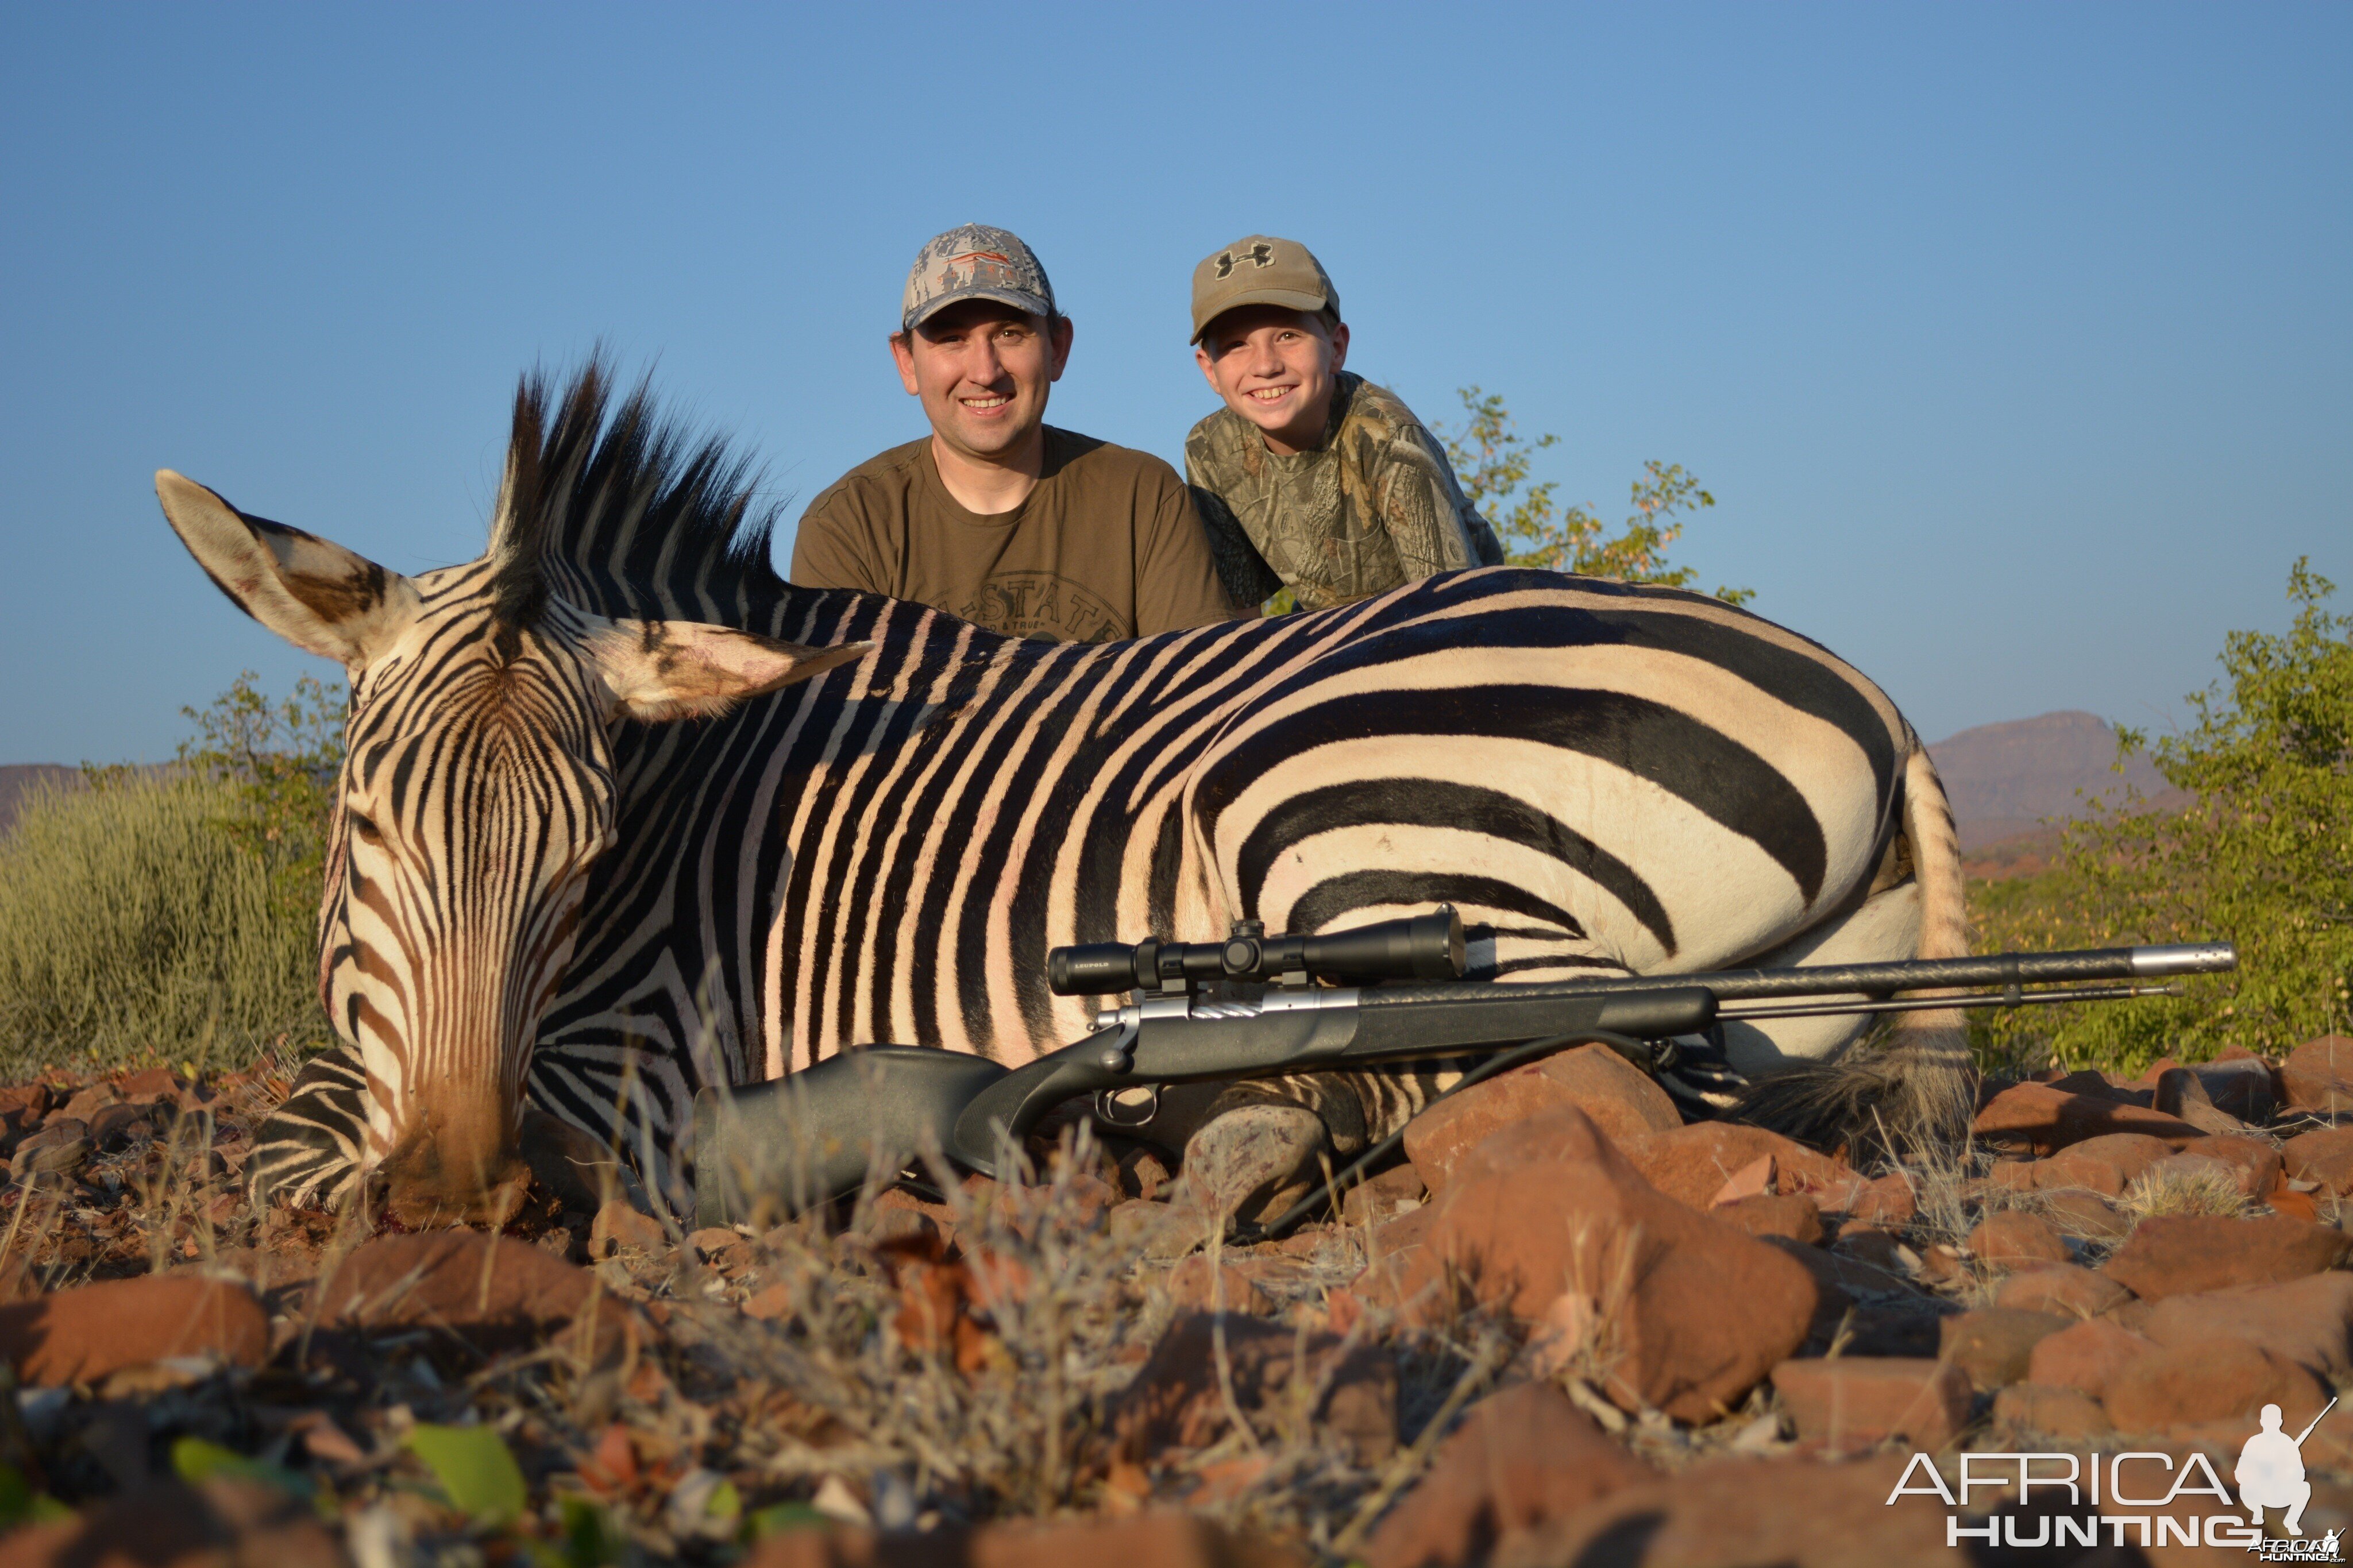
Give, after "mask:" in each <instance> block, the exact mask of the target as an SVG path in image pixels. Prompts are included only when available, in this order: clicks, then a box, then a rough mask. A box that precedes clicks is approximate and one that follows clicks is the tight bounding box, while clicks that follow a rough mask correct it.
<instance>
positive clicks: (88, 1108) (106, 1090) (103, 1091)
mask: <svg viewBox="0 0 2353 1568" xmlns="http://www.w3.org/2000/svg"><path fill="white" fill-rule="evenodd" d="M121 1103H122V1096H121V1094H120V1093H118V1092H117V1091H116V1089H115V1087H114V1086H113V1085H112V1084H111V1083H107V1082H105V1081H104V1080H102V1079H101V1080H100V1081H99V1082H97V1083H94V1084H91V1085H90V1087H89V1088H87V1089H80V1090H79V1091H77V1092H76V1093H75V1094H74V1096H73V1098H71V1099H70V1100H67V1101H66V1102H65V1104H64V1106H63V1107H62V1108H60V1109H59V1110H57V1111H55V1112H52V1115H53V1116H63V1117H67V1118H69V1119H70V1120H72V1121H80V1122H88V1121H90V1118H91V1117H93V1116H96V1115H97V1114H98V1113H99V1112H100V1111H101V1110H105V1109H106V1108H107V1107H108V1106H110V1105H120V1104H121Z"/></svg>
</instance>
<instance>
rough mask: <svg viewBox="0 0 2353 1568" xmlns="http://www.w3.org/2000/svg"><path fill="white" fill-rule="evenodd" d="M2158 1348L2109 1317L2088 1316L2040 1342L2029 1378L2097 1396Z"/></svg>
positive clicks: (2029, 1365)
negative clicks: (2124, 1372)
mask: <svg viewBox="0 0 2353 1568" xmlns="http://www.w3.org/2000/svg"><path fill="white" fill-rule="evenodd" d="M2157 1348H2158V1346H2157V1342H2156V1341H2155V1340H2152V1339H2149V1338H2147V1336H2145V1335H2142V1334H2137V1333H2134V1332H2133V1331H2131V1330H2129V1329H2125V1328H2120V1327H2118V1326H2117V1325H2116V1324H2115V1323H2112V1322H2110V1321H2108V1320H2106V1319H2105V1318H2088V1319H2086V1320H2084V1321H2083V1322H2080V1323H2077V1324H2075V1325H2073V1327H2071V1328H2066V1329H2062V1330H2061V1331H2059V1332H2057V1333H2055V1334H2052V1335H2051V1336H2049V1337H2048V1338H2046V1339H2043V1340H2041V1341H2038V1342H2036V1344H2035V1346H2034V1351H2033V1353H2032V1354H2031V1355H2030V1356H2029V1357H2028V1358H2027V1366H2026V1381H2028V1382H2029V1383H2047V1384H2053V1385H2055V1386H2057V1387H2061V1388H2073V1389H2080V1390H2081V1391H2082V1392H2084V1393H2085V1394H2090V1395H2091V1396H2092V1397H2093V1398H2094V1399H2097V1398H2099V1397H2100V1396H2101V1395H2102V1394H2105V1392H2106V1391H2107V1386H2108V1380H2109V1379H2111V1378H2113V1377H2114V1376H2116V1373H2118V1372H2120V1371H2121V1370H2123V1369H2124V1368H2125V1367H2126V1366H2128V1365H2130V1364H2131V1363H2133V1362H2135V1361H2137V1360H2138V1359H2140V1358H2141V1357H2142V1356H2144V1355H2147V1353H2148V1352H2151V1351H2153V1350H2155V1349H2157Z"/></svg>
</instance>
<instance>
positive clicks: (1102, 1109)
mask: <svg viewBox="0 0 2353 1568" xmlns="http://www.w3.org/2000/svg"><path fill="white" fill-rule="evenodd" d="M1138 1090H1142V1091H1143V1094H1144V1104H1143V1110H1142V1114H1140V1115H1139V1114H1138V1113H1137V1112H1136V1110H1135V1108H1134V1107H1132V1106H1127V1105H1123V1104H1121V1103H1120V1096H1122V1095H1124V1094H1134V1093H1136V1092H1137V1091H1138ZM1159 1114H1160V1086H1159V1085H1158V1084H1156V1083H1140V1084H1136V1085H1134V1086H1133V1087H1131V1088H1128V1089H1097V1090H1095V1120H1096V1121H1100V1122H1103V1124H1104V1125H1106V1126H1109V1127H1149V1126H1150V1125H1152V1121H1153V1119H1154V1118H1155V1117H1156V1116H1158V1115H1159Z"/></svg>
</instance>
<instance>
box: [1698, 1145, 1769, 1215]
mask: <svg viewBox="0 0 2353 1568" xmlns="http://www.w3.org/2000/svg"><path fill="white" fill-rule="evenodd" d="M1780 1173H1781V1166H1780V1162H1779V1161H1778V1160H1776V1159H1775V1158H1774V1157H1773V1156H1772V1155H1770V1154H1759V1155H1758V1156H1757V1158H1756V1159H1754V1160H1751V1161H1749V1162H1748V1163H1746V1165H1743V1166H1741V1167H1740V1169H1738V1170H1736V1171H1735V1172H1733V1173H1732V1174H1730V1175H1728V1176H1726V1177H1725V1178H1724V1185H1722V1186H1720V1187H1718V1188H1716V1189H1715V1196H1713V1197H1711V1198H1709V1199H1708V1200H1707V1206H1708V1207H1709V1208H1710V1209H1720V1208H1723V1207H1725V1206H1726V1205H1730V1204H1736V1203H1738V1202H1740V1201H1741V1200H1742V1199H1744V1198H1758V1197H1766V1198H1769V1197H1772V1196H1774V1195H1776V1194H1778V1193H1779V1192H1780V1190H1781V1189H1780V1188H1779V1186H1778V1184H1777V1182H1778V1178H1779V1176H1780Z"/></svg>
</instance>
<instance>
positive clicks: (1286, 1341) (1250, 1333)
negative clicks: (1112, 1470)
mask: <svg viewBox="0 0 2353 1568" xmlns="http://www.w3.org/2000/svg"><path fill="white" fill-rule="evenodd" d="M1221 1330H1222V1333H1223V1337H1224V1349H1225V1356H1224V1363H1225V1367H1226V1369H1227V1372H1228V1373H1229V1377H1230V1386H1231V1387H1232V1389H1233V1395H1234V1403H1235V1405H1239V1406H1240V1408H1241V1410H1242V1411H1243V1412H1244V1413H1245V1414H1248V1413H1250V1412H1252V1411H1256V1410H1258V1409H1259V1408H1261V1406H1262V1405H1266V1404H1267V1403H1268V1402H1269V1401H1270V1400H1273V1399H1275V1398H1277V1397H1278V1396H1280V1395H1283V1394H1284V1393H1285V1391H1286V1390H1292V1391H1294V1392H1295V1385H1294V1384H1293V1382H1292V1379H1293V1377H1294V1376H1303V1377H1304V1378H1305V1379H1306V1380H1307V1382H1306V1384H1305V1385H1304V1386H1305V1387H1307V1388H1310V1389H1314V1388H1321V1389H1323V1390H1324V1393H1323V1394H1322V1395H1321V1398H1320V1401H1319V1403H1318V1404H1317V1405H1316V1406H1315V1409H1314V1412H1313V1417H1314V1420H1315V1421H1317V1422H1318V1423H1319V1424H1320V1425H1323V1426H1325V1427H1326V1428H1327V1429H1336V1430H1337V1431H1338V1432H1339V1434H1340V1435H1341V1436H1345V1438H1346V1439H1347V1440H1348V1441H1349V1444H1350V1446H1351V1447H1356V1450H1357V1451H1358V1452H1359V1453H1360V1454H1362V1453H1366V1452H1367V1451H1371V1452H1375V1453H1377V1451H1378V1450H1379V1449H1380V1448H1381V1447H1383V1446H1384V1445H1386V1446H1387V1447H1394V1446H1395V1444H1396V1438H1397V1363H1395V1362H1394V1361H1392V1360H1391V1359H1390V1358H1389V1354H1388V1352H1387V1351H1386V1350H1384V1349H1382V1348H1381V1347H1379V1346H1377V1345H1357V1346H1349V1345H1347V1344H1345V1342H1343V1340H1342V1339H1341V1337H1340V1336H1338V1335H1336V1334H1328V1333H1327V1334H1314V1333H1311V1334H1310V1335H1308V1336H1307V1339H1306V1342H1304V1343H1302V1342H1300V1340H1299V1337H1298V1335H1297V1333H1296V1331H1293V1330H1292V1329H1290V1328H1286V1327H1284V1326H1282V1324H1279V1323H1270V1322H1268V1321H1265V1320H1263V1319H1260V1318H1246V1317H1243V1316H1241V1315H1240V1314H1238V1313H1233V1312H1226V1313H1214V1312H1187V1313H1183V1314H1182V1315H1180V1316H1178V1317H1177V1318H1176V1320H1175V1321H1172V1322H1171V1323H1170V1324H1169V1325H1168V1327H1167V1328H1166V1330H1165V1331H1162V1333H1161V1335H1160V1338H1159V1340H1158V1341H1157V1342H1155V1343H1154V1345H1153V1347H1152V1353H1151V1355H1150V1356H1149V1357H1147V1358H1146V1359H1145V1363H1144V1365H1143V1366H1142V1367H1141V1368H1140V1369H1139V1370H1138V1371H1137V1372H1136V1374H1135V1377H1134V1380H1133V1381H1131V1382H1130V1383H1129V1384H1128V1385H1127V1386H1126V1387H1125V1388H1124V1389H1122V1390H1121V1391H1120V1392H1119V1394H1117V1395H1115V1396H1114V1397H1113V1400H1112V1402H1111V1405H1110V1407H1109V1409H1108V1410H1107V1411H1106V1413H1105V1417H1104V1425H1105V1428H1106V1430H1107V1431H1108V1433H1109V1434H1110V1436H1111V1440H1112V1447H1113V1453H1114V1454H1115V1455H1116V1456H1118V1457H1119V1458H1125V1459H1127V1460H1129V1461H1131V1462H1143V1461H1145V1460H1147V1459H1149V1458H1151V1457H1153V1456H1154V1455H1156V1454H1158V1453H1159V1452H1160V1450H1161V1449H1163V1448H1166V1447H1171V1446H1176V1447H1187V1448H1202V1447H1208V1445H1209V1444H1211V1443H1213V1442H1215V1441H1216V1440H1217V1439H1218V1438H1219V1436H1222V1435H1224V1434H1225V1432H1226V1431H1227V1429H1228V1427H1229V1422H1230V1418H1229V1415H1228V1412H1227V1406H1226V1400H1225V1394H1224V1392H1223V1388H1222V1387H1221V1385H1220V1381H1219V1358H1218V1339H1219V1332H1220V1331H1221Z"/></svg>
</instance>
